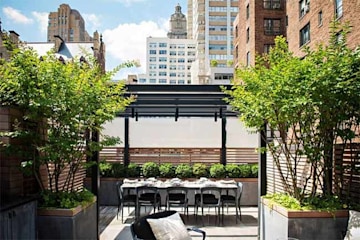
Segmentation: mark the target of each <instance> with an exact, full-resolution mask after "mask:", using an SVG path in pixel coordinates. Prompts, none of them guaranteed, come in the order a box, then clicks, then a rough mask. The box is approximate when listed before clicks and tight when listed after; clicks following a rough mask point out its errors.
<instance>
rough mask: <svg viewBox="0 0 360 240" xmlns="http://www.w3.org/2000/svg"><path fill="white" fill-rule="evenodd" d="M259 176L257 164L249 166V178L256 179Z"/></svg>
mask: <svg viewBox="0 0 360 240" xmlns="http://www.w3.org/2000/svg"><path fill="white" fill-rule="evenodd" d="M258 175H259V165H258V164H253V165H252V166H251V176H252V177H258Z"/></svg>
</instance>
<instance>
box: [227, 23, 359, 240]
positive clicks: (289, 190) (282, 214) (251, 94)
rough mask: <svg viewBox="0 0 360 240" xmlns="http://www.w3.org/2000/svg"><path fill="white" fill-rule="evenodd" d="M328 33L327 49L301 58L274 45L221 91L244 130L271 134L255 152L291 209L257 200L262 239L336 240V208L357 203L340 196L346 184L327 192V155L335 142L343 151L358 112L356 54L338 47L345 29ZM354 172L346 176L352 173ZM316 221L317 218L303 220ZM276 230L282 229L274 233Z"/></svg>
mask: <svg viewBox="0 0 360 240" xmlns="http://www.w3.org/2000/svg"><path fill="white" fill-rule="evenodd" d="M331 25H332V26H331V38H330V41H329V43H328V44H327V45H326V46H324V45H320V46H318V47H317V48H316V49H314V50H310V49H308V48H304V49H305V54H306V57H305V58H299V57H296V56H294V55H293V54H292V53H291V52H289V50H288V46H287V43H286V39H285V38H283V37H277V38H276V39H275V47H274V48H272V49H271V51H270V53H269V54H268V55H264V56H262V57H261V56H259V57H258V58H257V64H256V65H255V66H254V67H250V68H241V69H238V72H237V79H241V82H240V81H239V82H234V85H235V86H234V87H233V88H232V90H230V91H226V90H225V92H227V93H229V95H230V96H231V97H230V98H229V100H228V101H229V103H230V104H231V105H232V106H233V107H234V108H235V109H237V110H239V112H240V113H241V114H240V115H241V120H242V121H244V122H245V125H246V126H247V127H250V128H251V129H252V130H254V129H255V130H257V131H261V130H267V132H268V133H269V134H271V137H270V138H267V139H264V140H265V141H266V143H267V145H266V149H261V151H267V154H268V155H271V158H272V159H273V163H272V164H273V166H269V168H273V169H275V174H276V175H277V176H279V177H278V180H276V181H277V183H276V184H274V188H277V189H276V190H275V191H279V192H280V191H281V192H282V194H281V195H282V196H283V197H284V198H285V199H286V201H289V202H296V204H290V205H286V206H287V207H289V208H292V210H289V209H286V208H281V207H279V208H278V207H277V206H281V205H282V204H284V202H280V201H279V197H277V195H271V196H268V197H267V198H266V199H262V207H261V211H262V213H261V216H264V217H263V218H262V219H261V224H260V227H261V228H262V229H261V230H260V232H261V234H262V236H261V238H262V239H276V238H288V237H294V238H298V239H331V238H334V237H335V238H337V237H339V238H340V237H341V236H340V233H341V232H342V231H344V230H345V229H346V222H347V217H346V216H345V217H340V216H337V213H338V211H337V210H339V209H340V211H339V212H340V214H342V213H341V212H342V211H341V209H342V208H343V207H345V208H348V207H350V208H355V205H356V204H358V199H354V198H353V199H351V198H350V197H349V196H350V195H349V188H348V189H344V186H351V184H347V185H343V184H342V183H341V184H339V185H337V186H333V172H334V169H333V165H334V162H333V160H334V159H333V152H334V151H333V150H334V145H335V144H336V143H338V141H340V142H341V143H342V144H344V145H345V144H346V143H351V142H352V141H353V138H354V137H355V136H356V134H357V133H356V132H355V131H356V130H355V129H358V128H359V122H358V121H353V120H354V119H359V117H360V116H359V114H360V112H359V111H358V110H359V105H358V101H356V102H354V101H353V100H352V99H359V98H360V81H359V79H358V76H359V73H360V67H359V64H358V63H359V61H360V54H359V51H353V50H351V49H349V48H348V47H347V45H346V33H347V32H348V30H349V28H348V27H347V26H340V25H338V23H337V22H336V21H334V22H333V23H332V24H331ZM339 36H341V38H339ZM339 39H341V40H339ZM265 126H266V128H265ZM268 136H269V135H268ZM351 161H352V162H353V161H354V160H353V159H352V160H351ZM268 164H270V163H268ZM304 166H305V167H304ZM354 167H355V164H354V165H352V166H350V167H349V169H347V170H346V171H348V172H351V171H350V168H352V169H353V171H352V172H354V171H355V169H354ZM340 171H341V169H340ZM274 181H275V180H274ZM279 184H281V188H278V185H279ZM335 190H337V191H335ZM342 193H343V194H342ZM334 198H335V199H337V200H341V202H342V204H339V202H338V201H335V200H334ZM324 199H326V206H324V205H323V203H325V201H324ZM356 201H357V202H356ZM293 206H294V207H293ZM294 208H295V209H294ZM280 209H282V211H281V210H280ZM297 209H299V210H300V211H297V212H292V211H296V210H297ZM307 209H314V210H315V211H310V210H307ZM277 210H279V211H277ZM329 212H330V213H329ZM345 213H347V211H345ZM316 214H318V215H319V217H321V218H309V217H310V216H314V215H316ZM299 216H300V218H298V217H299ZM324 216H327V217H328V218H324ZM334 216H337V217H336V218H334ZM318 221H319V222H318ZM279 222H282V223H284V224H281V227H279V224H278V223H279ZM275 224H277V225H275ZM320 226H324V227H325V228H321V227H320ZM275 229H276V230H279V231H275Z"/></svg>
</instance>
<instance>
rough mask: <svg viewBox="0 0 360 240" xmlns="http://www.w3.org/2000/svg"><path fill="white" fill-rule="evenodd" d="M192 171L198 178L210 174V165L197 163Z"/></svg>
mask: <svg viewBox="0 0 360 240" xmlns="http://www.w3.org/2000/svg"><path fill="white" fill-rule="evenodd" d="M192 171H193V175H194V177H196V178H200V177H208V176H209V171H208V167H207V166H206V165H205V164H204V163H195V164H194V165H193V166H192Z"/></svg>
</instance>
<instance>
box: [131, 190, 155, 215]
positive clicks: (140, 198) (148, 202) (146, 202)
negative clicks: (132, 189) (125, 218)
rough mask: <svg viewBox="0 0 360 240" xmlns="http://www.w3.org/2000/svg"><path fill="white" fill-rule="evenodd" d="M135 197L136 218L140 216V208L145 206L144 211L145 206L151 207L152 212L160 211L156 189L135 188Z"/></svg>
mask: <svg viewBox="0 0 360 240" xmlns="http://www.w3.org/2000/svg"><path fill="white" fill-rule="evenodd" d="M136 197H137V204H136V208H137V210H136V211H135V212H136V218H138V217H139V216H140V210H141V206H145V211H146V207H147V206H151V207H153V209H154V212H155V211H156V209H158V210H160V208H161V196H160V193H159V189H158V188H157V187H153V186H139V187H137V188H136Z"/></svg>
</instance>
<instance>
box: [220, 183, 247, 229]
mask: <svg viewBox="0 0 360 240" xmlns="http://www.w3.org/2000/svg"><path fill="white" fill-rule="evenodd" d="M236 185H237V188H236V189H226V190H223V192H226V194H221V208H222V223H223V224H224V207H225V206H226V207H227V212H229V206H235V210H236V223H237V220H238V218H239V213H240V220H241V207H240V200H241V195H242V191H243V184H242V183H241V182H237V183H236Z"/></svg>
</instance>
